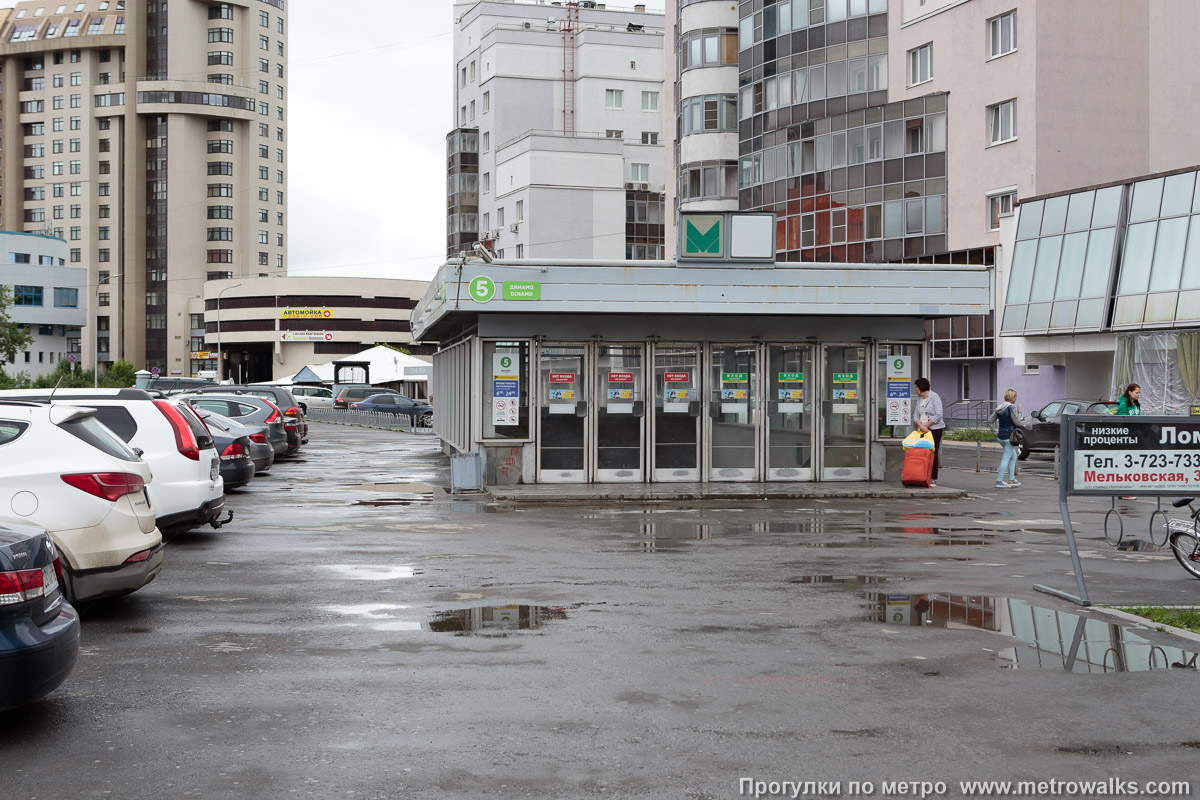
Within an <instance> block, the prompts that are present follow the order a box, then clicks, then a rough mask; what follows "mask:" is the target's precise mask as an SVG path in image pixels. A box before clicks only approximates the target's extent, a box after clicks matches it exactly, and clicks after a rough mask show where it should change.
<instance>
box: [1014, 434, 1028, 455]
mask: <svg viewBox="0 0 1200 800" xmlns="http://www.w3.org/2000/svg"><path fill="white" fill-rule="evenodd" d="M1013 440H1014V441H1013V447H1015V448H1016V449H1017V460H1018V461H1024V460H1025V459H1027V458H1029V442H1028V441H1027V440H1026V439H1025V432H1024V431H1022V430H1020V429H1018V430H1015V431H1013Z"/></svg>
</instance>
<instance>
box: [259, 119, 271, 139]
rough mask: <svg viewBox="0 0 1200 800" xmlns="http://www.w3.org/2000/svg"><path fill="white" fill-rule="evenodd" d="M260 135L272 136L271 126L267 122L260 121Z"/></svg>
mask: <svg viewBox="0 0 1200 800" xmlns="http://www.w3.org/2000/svg"><path fill="white" fill-rule="evenodd" d="M258 135H259V136H270V135H271V126H270V125H268V124H267V123H265V122H260V123H258Z"/></svg>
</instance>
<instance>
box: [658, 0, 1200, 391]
mask: <svg viewBox="0 0 1200 800" xmlns="http://www.w3.org/2000/svg"><path fill="white" fill-rule="evenodd" d="M666 13H667V18H668V19H670V20H672V21H674V22H675V24H676V29H677V36H676V39H675V43H674V44H675V49H676V58H675V59H673V60H670V61H669V62H668V63H669V68H670V69H673V70H674V74H673V75H669V76H668V78H667V83H668V84H669V85H672V88H673V91H674V93H675V96H674V97H673V98H672V106H673V110H674V111H675V114H676V121H675V124H674V129H675V130H674V132H673V133H674V135H673V137H672V138H673V139H674V145H675V148H676V149H675V150H669V153H670V155H669V157H674V156H676V153H677V154H678V155H677V160H673V161H672V167H673V171H675V172H677V182H676V186H675V191H676V193H677V197H678V200H677V202H676V203H673V204H672V206H671V207H670V208H669V212H668V224H669V226H670V228H669V229H668V232H667V239H668V240H671V241H672V242H673V241H674V239H675V237H676V233H675V231H674V229H673V228H674V225H673V223H674V221H675V213H676V212H677V210H691V205H696V204H712V207H713V208H718V207H720V208H723V207H724V206H721V205H718V204H720V203H730V199H731V197H732V196H733V195H732V193H731V191H730V187H729V186H728V183H727V181H726V180H725V174H726V173H725V170H726V169H727V168H728V166H729V165H730V164H731V163H732V162H733V160H734V159H736V161H737V165H738V170H737V173H738V174H737V190H736V198H737V203H736V207H737V208H738V209H740V210H744V211H772V212H774V213H775V215H776V218H777V227H776V251H777V257H778V260H779V261H781V262H784V261H806V262H808V261H831V262H900V261H910V262H924V263H935V264H936V263H964V264H986V265H989V266H991V265H993V264H994V263H995V261H996V260H997V259H996V248H997V247H998V246H999V245H1000V244H1001V240H1000V231H999V228H1000V219H1001V218H1002V217H1003V216H1005V215H1007V214H1011V213H1012V211H1013V209H1014V206H1015V204H1016V203H1018V202H1019V201H1020V198H1022V197H1029V196H1034V195H1038V196H1044V195H1046V194H1048V193H1055V192H1061V191H1064V190H1068V189H1072V188H1078V187H1085V186H1088V185H1093V184H1099V183H1104V182H1110V181H1118V180H1123V179H1128V178H1129V177H1130V176H1135V175H1140V174H1145V173H1148V172H1152V171H1160V170H1169V169H1174V168H1179V167H1183V166H1188V165H1192V164H1195V163H1198V162H1200V142H1197V140H1196V139H1195V137H1194V136H1192V135H1191V133H1192V131H1194V130H1195V128H1196V122H1198V121H1200V120H1197V119H1196V118H1197V116H1198V115H1200V109H1198V108H1197V107H1196V106H1195V104H1189V103H1186V102H1183V101H1182V100H1181V98H1184V97H1186V96H1187V91H1188V90H1187V86H1188V85H1189V81H1190V80H1191V78H1192V77H1194V76H1195V74H1196V67H1197V58H1198V56H1197V54H1196V50H1195V48H1192V47H1189V46H1187V45H1186V43H1185V41H1186V39H1187V38H1188V37H1190V36H1192V35H1193V34H1194V33H1195V31H1196V30H1197V29H1200V9H1197V7H1196V6H1195V5H1194V4H1192V3H1189V2H1187V1H1186V0H1167V1H1166V2H1162V3H1155V4H1151V5H1150V6H1147V5H1146V4H1144V3H1141V2H1137V1H1136V0H1111V2H1106V3H1102V4H1097V3H1094V2H1086V0H1063V1H1062V2H1055V3H1036V2H1033V0H781V1H780V2H769V0H741V1H740V2H739V3H738V6H737V9H736V12H735V11H734V10H733V8H732V7H731V4H729V3H722V2H718V0H668V3H667V11H666ZM735 27H736V29H737V37H738V44H737V50H738V57H737V67H736V72H737V80H736V88H735V83H734V82H733V81H731V80H730V78H729V73H730V72H731V71H732V70H731V69H730V67H729V63H730V59H729V58H728V56H727V52H726V49H725V42H726V40H727V37H728V36H730V35H731V34H732V33H733V30H734V28H735ZM732 91H736V92H737V93H738V97H737V103H736V114H737V126H736V136H735V137H734V136H730V135H728V134H727V131H728V130H729V125H728V123H727V121H726V119H725V117H724V112H723V110H722V108H723V106H722V102H723V99H724V98H727V97H728V94H729V93H730V92H732ZM734 139H736V145H735V144H734ZM675 165H677V168H676V167H675ZM994 320H995V314H994V313H993V314H989V315H987V316H983V317H962V318H950V319H938V320H931V321H930V322H929V323H928V324H927V326H926V327H927V336H928V337H929V338H930V339H931V340H932V343H933V358H934V365H933V371H932V375H931V377H932V379H933V381H934V383H935V384H937V385H938V387H939V392H940V393H941V395H942V397H943V398H945V399H948V400H951V401H954V400H966V401H969V400H981V399H994V397H995V395H996V390H997V385H998V383H1003V382H1005V381H1007V380H1008V379H1009V376H1010V375H1011V374H1013V373H1019V372H1021V371H1022V370H1021V368H1022V367H1024V366H1026V365H1024V364H1016V363H1014V362H1013V360H1012V358H1009V359H1007V360H998V358H997V357H998V355H999V354H998V353H997V351H996V340H997V331H996V324H995V321H994ZM1098 363H1099V362H1097V365H1098ZM1006 385H1007V384H1006ZM999 388H1003V387H999ZM967 406H968V404H966V403H964V404H962V405H961V407H962V408H964V409H965V408H966V407H967Z"/></svg>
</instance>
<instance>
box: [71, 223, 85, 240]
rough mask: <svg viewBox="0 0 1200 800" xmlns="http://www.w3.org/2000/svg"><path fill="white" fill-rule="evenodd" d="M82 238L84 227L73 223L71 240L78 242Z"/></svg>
mask: <svg viewBox="0 0 1200 800" xmlns="http://www.w3.org/2000/svg"><path fill="white" fill-rule="evenodd" d="M81 238H83V228H82V227H80V226H79V225H72V226H71V241H72V242H78V241H79V240H80V239H81Z"/></svg>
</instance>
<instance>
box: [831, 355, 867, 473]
mask: <svg viewBox="0 0 1200 800" xmlns="http://www.w3.org/2000/svg"><path fill="white" fill-rule="evenodd" d="M822 350H823V353H824V363H823V365H822V372H821V377H822V389H821V421H822V425H823V432H822V435H821V480H823V481H837V480H841V481H855V480H857V481H865V480H867V473H868V467H869V465H870V460H869V458H868V450H867V446H868V442H867V408H868V406H867V396H866V394H867V387H868V386H869V385H870V384H869V383H868V380H867V379H868V375H867V374H866V372H867V348H866V347H865V346H863V345H825V346H824V347H823V348H822Z"/></svg>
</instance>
